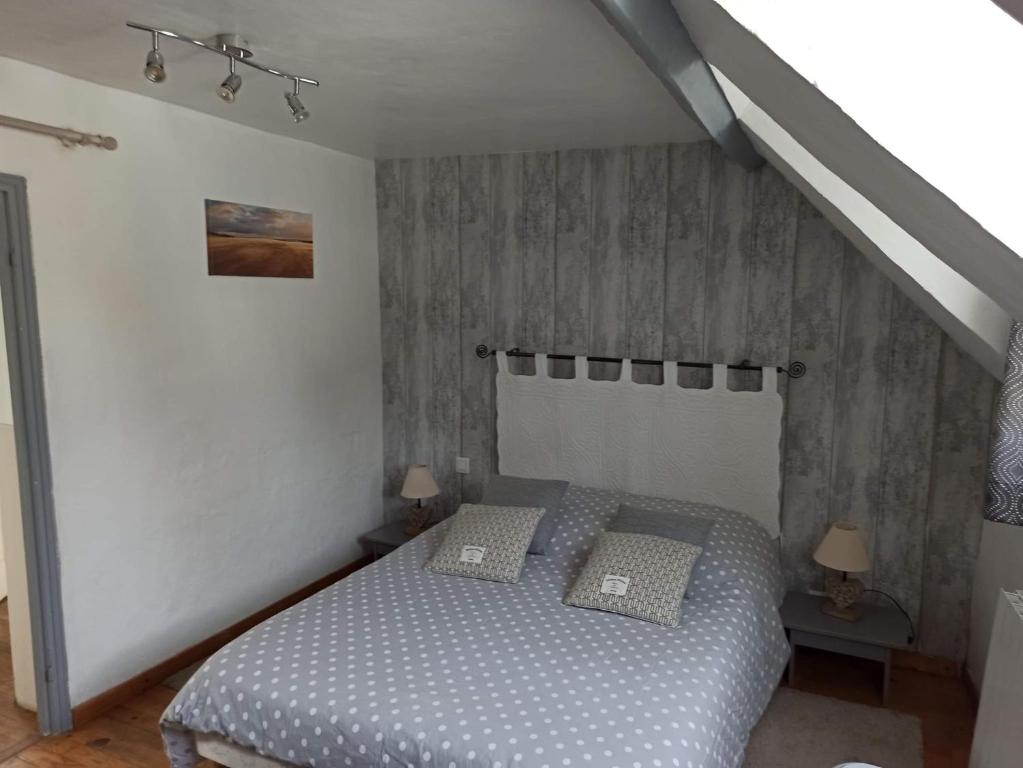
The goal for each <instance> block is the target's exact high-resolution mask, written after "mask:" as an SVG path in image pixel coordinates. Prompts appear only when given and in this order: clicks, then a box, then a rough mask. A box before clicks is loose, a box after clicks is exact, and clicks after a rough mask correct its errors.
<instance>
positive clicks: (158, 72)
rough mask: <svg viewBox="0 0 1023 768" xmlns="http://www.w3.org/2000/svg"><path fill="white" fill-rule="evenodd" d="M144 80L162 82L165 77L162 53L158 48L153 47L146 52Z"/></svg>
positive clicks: (165, 71)
mask: <svg viewBox="0 0 1023 768" xmlns="http://www.w3.org/2000/svg"><path fill="white" fill-rule="evenodd" d="M145 74H146V80H148V81H149V82H151V83H162V82H163V81H164V80H166V79H167V70H165V69H164V67H163V54H162V53H160V50H159V49H158V48H153V50H151V51H150V52H149V53H148V54H146V69H145Z"/></svg>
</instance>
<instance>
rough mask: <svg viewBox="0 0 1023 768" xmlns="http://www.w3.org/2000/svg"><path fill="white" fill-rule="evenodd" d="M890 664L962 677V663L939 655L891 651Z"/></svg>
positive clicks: (938, 674) (940, 674)
mask: <svg viewBox="0 0 1023 768" xmlns="http://www.w3.org/2000/svg"><path fill="white" fill-rule="evenodd" d="M892 666H893V667H901V668H903V669H914V670H916V671H917V672H924V673H926V674H928V675H937V676H938V677H962V675H963V665H962V664H961V663H960V662H956V661H953V660H952V659H944V658H942V657H940V656H927V655H925V654H922V653H918V652H916V651H893V652H892Z"/></svg>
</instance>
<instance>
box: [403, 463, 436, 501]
mask: <svg viewBox="0 0 1023 768" xmlns="http://www.w3.org/2000/svg"><path fill="white" fill-rule="evenodd" d="M438 493H440V488H438V487H437V483H435V482H434V481H433V475H431V474H430V468H429V467H428V466H426V465H425V464H413V465H412V466H411V467H409V468H408V474H407V475H405V484H404V485H402V486H401V495H402V496H403V497H405V498H406V499H429V498H432V497H434V496H436V495H437V494H438Z"/></svg>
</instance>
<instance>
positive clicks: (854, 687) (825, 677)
mask: <svg viewBox="0 0 1023 768" xmlns="http://www.w3.org/2000/svg"><path fill="white" fill-rule="evenodd" d="M796 670H797V672H796V684H795V686H794V687H795V688H797V689H798V690H801V691H807V692H808V693H816V694H819V695H821V696H833V697H834V698H836V699H844V700H845V701H854V702H857V703H859V704H869V705H872V706H877V707H879V706H881V675H882V671H881V664H880V662H876V661H868V660H866V659H854V658H852V657H849V656H839V655H838V654H834V653H828V652H827V651H818V650H815V649H812V648H800V649H799V664H798V665H797V666H796ZM888 707H889V708H891V709H894V710H896V711H898V712H905V713H906V714H908V715H916V716H917V717H919V718H920V722H921V725H922V726H923V737H924V768H967V766H968V765H969V762H970V746H971V745H972V743H973V724H974V721H975V719H976V716H977V707H976V702H975V701H974V698H973V694H972V693H970V689H969V686H968V685H967V684H966V681H965V680H963V679H962V678H955V677H939V676H937V675H929V674H926V673H924V672H918V671H917V670H915V669H904V668H900V667H896V668H894V669H893V670H892V680H891V689H890V691H889V695H888Z"/></svg>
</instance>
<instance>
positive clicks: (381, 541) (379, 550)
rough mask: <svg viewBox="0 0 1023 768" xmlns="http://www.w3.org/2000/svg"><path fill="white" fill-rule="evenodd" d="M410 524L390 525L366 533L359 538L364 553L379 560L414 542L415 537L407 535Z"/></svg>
mask: <svg viewBox="0 0 1023 768" xmlns="http://www.w3.org/2000/svg"><path fill="white" fill-rule="evenodd" d="M407 527H408V523H405V522H399V523H388V524H387V525H381V526H380V527H379V528H377V529H375V530H372V531H370V532H369V533H364V534H363V535H362V536H360V537H359V544H361V545H362V549H363V551H364V552H365V553H366V554H367V555H368V556H369V557H372V558H373V559H374V560H379V559H380V558H381V557H383V556H384V555H387V554H390V553H391V552H393V551H394V550H396V549H397V548H398V547H400V546H401V545H402V544H404V543H406V542H408V541H412V539H414V538H415V537H414V536H409V535H408V534H407V533H405V529H406V528H407Z"/></svg>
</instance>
